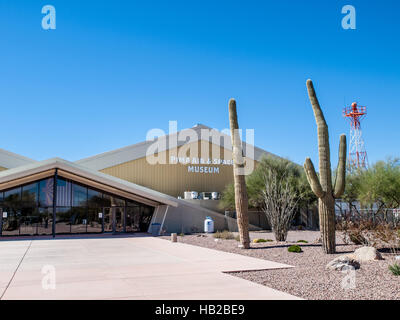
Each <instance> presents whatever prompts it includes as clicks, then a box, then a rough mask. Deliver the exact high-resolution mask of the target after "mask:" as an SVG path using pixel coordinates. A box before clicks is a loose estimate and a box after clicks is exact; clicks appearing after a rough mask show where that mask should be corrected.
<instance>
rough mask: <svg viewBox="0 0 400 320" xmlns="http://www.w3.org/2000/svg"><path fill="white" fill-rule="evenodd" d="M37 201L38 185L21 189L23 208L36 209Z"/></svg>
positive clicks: (30, 185) (33, 184) (34, 184)
mask: <svg viewBox="0 0 400 320" xmlns="http://www.w3.org/2000/svg"><path fill="white" fill-rule="evenodd" d="M37 200H38V183H32V184H29V185H26V186H23V187H22V202H23V206H24V207H36V206H37Z"/></svg>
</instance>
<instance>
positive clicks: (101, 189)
mask: <svg viewBox="0 0 400 320" xmlns="http://www.w3.org/2000/svg"><path fill="white" fill-rule="evenodd" d="M207 131H208V132H209V135H204V134H203V133H204V132H207ZM194 133H196V134H194ZM155 142H158V144H155ZM243 149H244V153H245V160H246V163H248V164H251V165H250V166H249V167H250V168H252V167H254V166H255V165H256V164H257V162H258V161H259V160H260V159H261V157H263V156H267V155H270V153H268V152H266V151H264V150H262V149H259V148H256V147H253V146H252V145H247V144H246V143H245V142H243ZM249 150H251V152H250V151H249ZM273 156H274V155H273ZM232 165H233V161H232V146H231V140H230V136H229V135H227V134H225V133H222V132H220V131H217V130H215V129H211V128H209V127H207V126H204V125H196V126H195V127H193V128H190V129H185V130H182V131H179V132H176V133H172V134H168V135H165V136H163V137H159V138H157V139H155V140H153V141H145V142H142V143H138V144H135V145H132V146H128V147H125V148H121V149H117V150H114V151H110V152H105V153H103V154H100V155H96V156H93V157H90V158H86V159H82V160H78V161H75V162H70V161H67V160H64V159H60V158H53V159H48V160H44V161H35V160H32V159H29V158H26V157H23V156H20V155H17V154H14V153H11V152H9V151H6V150H1V149H0V170H1V172H0V232H1V236H2V237H5V236H31V235H52V236H56V235H61V234H64V235H65V234H82V233H107V232H110V233H123V232H152V226H153V227H154V226H156V225H158V226H159V227H158V229H159V232H158V233H159V234H163V233H171V232H178V233H181V232H198V231H202V228H203V223H204V219H205V218H206V217H207V216H210V217H212V218H213V220H214V223H215V228H216V229H227V228H228V229H231V230H235V228H236V221H235V219H234V218H231V217H228V216H226V215H224V214H223V213H222V212H221V210H219V209H218V205H217V204H218V199H217V198H215V199H214V200H211V198H207V197H205V196H203V197H201V196H200V195H201V194H203V195H210V194H219V193H221V192H222V191H223V190H224V188H225V187H226V186H227V185H228V184H230V183H232V182H233V168H232ZM188 192H195V194H198V195H199V197H198V198H199V199H192V198H191V199H185V194H186V193H188ZM251 228H252V229H254V230H257V229H260V228H259V227H257V226H255V225H252V226H251Z"/></svg>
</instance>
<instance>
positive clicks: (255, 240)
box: [253, 239, 273, 243]
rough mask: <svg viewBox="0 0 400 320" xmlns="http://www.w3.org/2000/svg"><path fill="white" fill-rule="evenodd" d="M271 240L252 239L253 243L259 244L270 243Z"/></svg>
mask: <svg viewBox="0 0 400 320" xmlns="http://www.w3.org/2000/svg"><path fill="white" fill-rule="evenodd" d="M272 241H273V240H271V239H254V240H253V243H261V242H272Z"/></svg>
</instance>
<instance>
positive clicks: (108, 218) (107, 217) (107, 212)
mask: <svg viewBox="0 0 400 320" xmlns="http://www.w3.org/2000/svg"><path fill="white" fill-rule="evenodd" d="M103 220H104V232H113V231H114V227H113V220H114V219H113V216H112V210H111V208H104V213H103Z"/></svg>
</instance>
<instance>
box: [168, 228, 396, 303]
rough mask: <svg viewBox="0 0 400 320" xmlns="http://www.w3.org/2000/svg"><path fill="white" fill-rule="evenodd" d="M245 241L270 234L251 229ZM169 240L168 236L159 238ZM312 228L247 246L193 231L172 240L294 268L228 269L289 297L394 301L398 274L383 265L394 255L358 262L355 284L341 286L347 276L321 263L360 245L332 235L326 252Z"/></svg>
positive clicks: (386, 265)
mask: <svg viewBox="0 0 400 320" xmlns="http://www.w3.org/2000/svg"><path fill="white" fill-rule="evenodd" d="M250 237H251V239H256V238H264V239H274V236H273V234H272V233H270V232H251V235H250ZM162 238H165V239H169V237H162ZM318 238H319V232H318V231H290V232H289V235H288V241H287V242H281V243H278V242H275V241H273V242H266V243H257V244H254V243H252V244H251V249H250V250H243V249H240V248H238V242H237V241H236V240H221V239H218V241H215V238H214V237H213V236H212V235H207V234H197V235H185V236H183V237H181V236H178V241H179V242H183V243H187V244H192V245H197V246H201V247H206V248H210V249H216V250H222V251H227V252H233V253H238V254H243V255H247V256H251V257H255V258H259V259H265V260H271V261H276V262H281V263H286V264H289V265H292V266H295V268H289V269H279V270H262V271H250V272H236V273H231V274H232V275H233V276H237V277H240V278H243V279H247V280H250V281H253V282H257V283H260V284H262V285H265V286H268V287H271V288H274V289H277V290H281V291H284V292H287V293H290V294H292V295H295V296H298V297H302V298H305V299H313V300H331V299H335V300H365V299H368V300H372V299H373V300H377V299H384V300H389V299H390V300H392V299H396V300H397V299H400V277H396V276H394V275H392V273H391V272H390V271H389V270H388V266H389V264H393V263H394V262H395V258H394V255H392V254H390V253H384V252H382V255H383V257H384V259H385V260H381V261H371V262H366V263H362V264H361V268H360V269H359V270H356V271H355V282H354V284H355V288H347V289H345V288H343V286H342V282H344V280H346V279H348V278H350V276H351V274H346V273H342V272H340V271H331V270H326V269H325V266H326V264H327V263H328V262H329V261H331V260H333V259H334V258H335V257H337V256H339V255H342V254H345V253H351V252H353V251H354V250H355V249H357V248H358V247H360V246H356V245H346V244H344V243H343V242H342V241H341V237H340V236H339V235H338V239H337V243H338V245H337V252H338V253H337V254H334V255H326V254H324V253H323V252H322V249H321V246H320V244H318ZM297 240H307V241H308V242H309V243H308V244H299V245H300V246H301V247H302V250H303V252H302V253H290V252H288V251H287V247H288V246H290V245H291V244H293V243H294V242H296V241H297Z"/></svg>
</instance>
